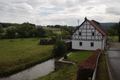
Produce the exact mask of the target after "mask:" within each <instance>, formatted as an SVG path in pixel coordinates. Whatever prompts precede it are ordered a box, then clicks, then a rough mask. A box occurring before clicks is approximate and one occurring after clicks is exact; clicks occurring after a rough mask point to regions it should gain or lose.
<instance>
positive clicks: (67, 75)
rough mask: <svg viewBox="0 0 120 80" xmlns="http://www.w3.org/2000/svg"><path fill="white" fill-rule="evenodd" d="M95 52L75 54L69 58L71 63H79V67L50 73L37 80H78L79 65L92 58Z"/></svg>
mask: <svg viewBox="0 0 120 80" xmlns="http://www.w3.org/2000/svg"><path fill="white" fill-rule="evenodd" d="M93 52H94V51H79V52H73V53H72V54H70V55H69V56H68V59H69V60H70V61H79V63H78V64H77V65H73V66H66V67H65V68H63V69H60V70H58V71H55V72H52V73H49V74H48V75H46V76H43V77H40V78H38V79H36V80H76V75H77V74H76V73H77V70H78V68H79V65H80V64H81V63H82V62H84V61H85V60H86V59H87V58H88V57H90V56H91V55H92V54H93ZM68 59H67V60H68Z"/></svg>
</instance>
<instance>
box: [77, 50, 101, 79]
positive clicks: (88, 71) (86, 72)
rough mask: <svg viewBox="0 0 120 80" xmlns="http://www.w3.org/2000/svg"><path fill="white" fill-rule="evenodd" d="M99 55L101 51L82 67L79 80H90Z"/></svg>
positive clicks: (78, 72)
mask: <svg viewBox="0 0 120 80" xmlns="http://www.w3.org/2000/svg"><path fill="white" fill-rule="evenodd" d="M99 53H100V49H97V50H96V51H95V52H94V53H93V55H92V56H90V57H89V58H88V59H87V60H86V61H85V62H84V63H82V64H81V65H80V67H79V69H78V71H77V80H88V77H91V76H92V74H93V71H94V69H95V65H96V61H97V58H98V54H99Z"/></svg>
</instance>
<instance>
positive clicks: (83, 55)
mask: <svg viewBox="0 0 120 80" xmlns="http://www.w3.org/2000/svg"><path fill="white" fill-rule="evenodd" d="M93 52H94V51H79V52H73V53H72V54H70V55H69V56H68V57H67V59H64V60H65V61H81V60H86V59H87V58H88V57H90V56H91V55H92V54H93Z"/></svg>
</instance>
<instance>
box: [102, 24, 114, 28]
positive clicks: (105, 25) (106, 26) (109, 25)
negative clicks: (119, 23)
mask: <svg viewBox="0 0 120 80" xmlns="http://www.w3.org/2000/svg"><path fill="white" fill-rule="evenodd" d="M115 24H116V23H100V25H101V26H102V27H103V28H104V29H107V28H110V27H111V26H113V25H115Z"/></svg>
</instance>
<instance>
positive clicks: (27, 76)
mask: <svg viewBox="0 0 120 80" xmlns="http://www.w3.org/2000/svg"><path fill="white" fill-rule="evenodd" d="M54 61H55V59H54V58H53V59H49V60H47V61H45V62H42V63H40V64H37V65H35V66H33V67H31V68H29V69H26V70H23V71H21V72H18V73H16V74H13V75H11V76H8V77H3V78H0V80H33V79H36V78H38V77H41V76H44V75H47V74H48V73H50V72H52V71H54Z"/></svg>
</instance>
